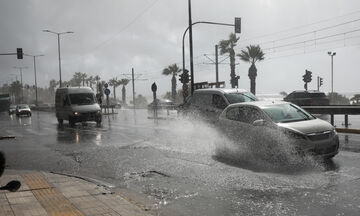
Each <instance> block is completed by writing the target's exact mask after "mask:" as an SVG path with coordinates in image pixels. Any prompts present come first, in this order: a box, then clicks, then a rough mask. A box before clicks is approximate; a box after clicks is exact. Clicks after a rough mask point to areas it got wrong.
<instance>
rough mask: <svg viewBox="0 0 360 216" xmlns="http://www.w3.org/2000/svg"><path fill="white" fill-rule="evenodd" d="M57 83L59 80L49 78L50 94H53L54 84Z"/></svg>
mask: <svg viewBox="0 0 360 216" xmlns="http://www.w3.org/2000/svg"><path fill="white" fill-rule="evenodd" d="M58 83H59V82H58V81H56V80H54V79H52V80H50V82H49V91H50V94H51V95H54V94H55V89H56V86H57V85H58ZM64 86H65V84H64Z"/></svg>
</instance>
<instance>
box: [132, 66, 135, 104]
mask: <svg viewBox="0 0 360 216" xmlns="http://www.w3.org/2000/svg"><path fill="white" fill-rule="evenodd" d="M131 77H132V79H131V80H132V90H133V105H134V110H135V75H134V68H131Z"/></svg>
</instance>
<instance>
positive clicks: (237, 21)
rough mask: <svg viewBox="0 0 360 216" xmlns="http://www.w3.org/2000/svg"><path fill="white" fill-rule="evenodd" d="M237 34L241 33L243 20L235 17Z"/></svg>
mask: <svg viewBox="0 0 360 216" xmlns="http://www.w3.org/2000/svg"><path fill="white" fill-rule="evenodd" d="M235 33H241V18H240V17H235Z"/></svg>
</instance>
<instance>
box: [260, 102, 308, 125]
mask: <svg viewBox="0 0 360 216" xmlns="http://www.w3.org/2000/svg"><path fill="white" fill-rule="evenodd" d="M263 110H264V111H265V113H266V114H267V115H268V116H269V117H270V118H271V119H272V120H273V121H274V122H277V123H285V122H295V121H304V120H310V119H314V117H313V116H312V115H311V114H309V113H308V112H306V111H305V110H303V109H301V108H300V107H298V106H296V105H294V104H277V105H270V106H264V107H263Z"/></svg>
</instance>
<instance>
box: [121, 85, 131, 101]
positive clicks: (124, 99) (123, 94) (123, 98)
mask: <svg viewBox="0 0 360 216" xmlns="http://www.w3.org/2000/svg"><path fill="white" fill-rule="evenodd" d="M129 82H130V80H129V79H121V80H120V83H121V85H123V87H122V89H121V94H122V104H123V105H125V104H126V88H125V86H126V85H127V84H129Z"/></svg>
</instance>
